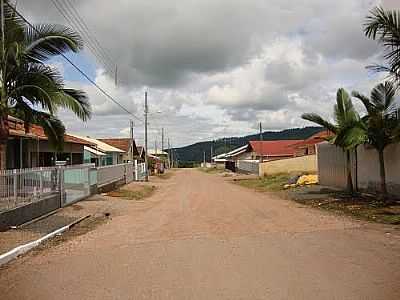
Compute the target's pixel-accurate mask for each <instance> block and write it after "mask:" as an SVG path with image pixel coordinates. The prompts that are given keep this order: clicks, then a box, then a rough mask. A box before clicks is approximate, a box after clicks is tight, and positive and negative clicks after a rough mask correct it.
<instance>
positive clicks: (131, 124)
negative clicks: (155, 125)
mask: <svg viewBox="0 0 400 300" xmlns="http://www.w3.org/2000/svg"><path fill="white" fill-rule="evenodd" d="M130 135H131V136H130V138H131V161H132V162H133V143H134V137H133V121H132V120H131V121H130Z"/></svg>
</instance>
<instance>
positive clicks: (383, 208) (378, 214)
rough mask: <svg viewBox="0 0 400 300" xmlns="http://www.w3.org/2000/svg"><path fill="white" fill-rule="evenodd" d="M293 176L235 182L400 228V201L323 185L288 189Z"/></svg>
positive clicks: (276, 176) (289, 198) (280, 175)
mask: <svg viewBox="0 0 400 300" xmlns="http://www.w3.org/2000/svg"><path fill="white" fill-rule="evenodd" d="M292 177H293V175H291V174H276V175H269V176H265V177H263V178H251V179H240V180H234V181H233V182H234V183H236V184H238V185H240V186H243V187H246V188H250V189H253V190H255V191H258V192H268V193H275V194H276V195H277V196H278V197H280V198H283V199H287V200H292V201H295V202H297V203H300V204H304V205H307V206H311V207H313V208H317V209H322V210H327V211H330V212H333V213H336V214H339V215H348V216H351V217H355V218H357V219H361V220H366V221H372V222H378V223H384V224H392V225H400V201H395V200H392V201H382V200H380V199H378V198H377V197H376V196H374V195H369V194H357V195H353V196H351V195H349V194H348V192H347V191H341V190H339V189H334V188H327V187H324V186H320V185H309V186H299V187H295V188H290V189H285V188H284V185H285V184H287V183H288V182H290V179H291V178H292Z"/></svg>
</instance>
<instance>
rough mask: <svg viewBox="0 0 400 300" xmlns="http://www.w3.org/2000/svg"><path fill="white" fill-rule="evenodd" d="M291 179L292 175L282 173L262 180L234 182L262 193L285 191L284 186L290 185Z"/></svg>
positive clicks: (253, 179)
mask: <svg viewBox="0 0 400 300" xmlns="http://www.w3.org/2000/svg"><path fill="white" fill-rule="evenodd" d="M290 177H291V175H290V174H287V173H282V174H276V175H269V176H265V177H261V178H251V179H241V180H235V181H234V182H235V183H237V184H239V185H241V186H244V187H247V188H251V189H254V190H257V191H260V192H274V191H280V190H283V186H284V185H285V184H287V183H288V180H289V178H290Z"/></svg>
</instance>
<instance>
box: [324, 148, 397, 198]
mask: <svg viewBox="0 0 400 300" xmlns="http://www.w3.org/2000/svg"><path fill="white" fill-rule="evenodd" d="M384 155H385V170H386V182H387V187H388V191H389V193H393V194H398V195H400V176H399V175H400V144H393V145H390V146H388V147H387V148H386V149H385V152H384ZM317 157H318V173H319V181H320V183H321V184H323V185H328V186H336V187H340V188H345V187H346V173H345V171H346V169H345V167H346V165H345V162H346V158H345V154H344V152H343V150H341V149H340V148H338V147H336V146H333V145H330V144H328V143H323V144H319V145H318V152H317ZM356 161H357V164H356ZM352 170H353V181H354V184H357V186H358V188H359V189H360V190H371V191H377V190H379V187H380V176H379V160H378V153H377V151H376V150H375V149H373V148H371V147H370V146H364V145H361V146H358V147H357V157H356V156H355V154H354V153H353V154H352Z"/></svg>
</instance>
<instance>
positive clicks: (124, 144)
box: [98, 138, 139, 162]
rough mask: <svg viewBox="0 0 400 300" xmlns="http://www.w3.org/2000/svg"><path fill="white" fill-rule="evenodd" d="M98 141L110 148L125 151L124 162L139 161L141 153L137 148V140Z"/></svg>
mask: <svg viewBox="0 0 400 300" xmlns="http://www.w3.org/2000/svg"><path fill="white" fill-rule="evenodd" d="M98 140H99V141H101V142H103V143H106V144H108V145H110V146H113V147H115V148H118V149H121V150H123V151H124V153H123V154H122V161H123V162H129V161H134V160H135V159H138V156H139V151H138V149H137V147H136V143H135V140H133V142H132V139H130V138H101V139H98Z"/></svg>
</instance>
